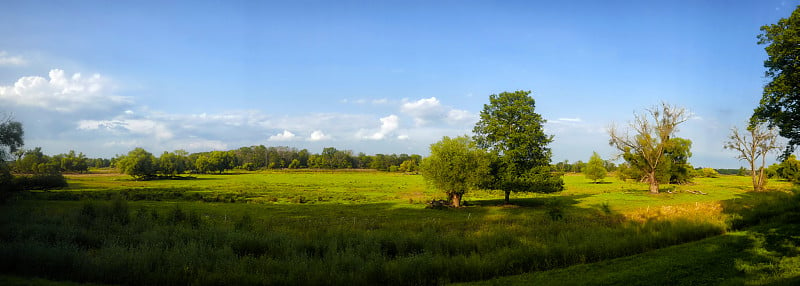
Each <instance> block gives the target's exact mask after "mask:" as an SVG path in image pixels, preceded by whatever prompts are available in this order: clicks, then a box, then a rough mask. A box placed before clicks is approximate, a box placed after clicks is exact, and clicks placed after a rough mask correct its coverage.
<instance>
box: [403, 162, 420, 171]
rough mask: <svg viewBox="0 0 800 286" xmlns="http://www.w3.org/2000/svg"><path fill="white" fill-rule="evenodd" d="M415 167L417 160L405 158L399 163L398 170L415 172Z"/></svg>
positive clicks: (416, 167)
mask: <svg viewBox="0 0 800 286" xmlns="http://www.w3.org/2000/svg"><path fill="white" fill-rule="evenodd" d="M417 169H419V167H418V166H417V161H414V160H405V161H403V163H400V168H399V169H398V170H399V171H400V172H404V173H415V172H417Z"/></svg>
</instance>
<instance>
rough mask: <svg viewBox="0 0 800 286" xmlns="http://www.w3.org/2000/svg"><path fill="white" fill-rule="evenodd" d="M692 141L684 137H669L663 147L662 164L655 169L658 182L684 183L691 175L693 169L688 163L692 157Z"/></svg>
mask: <svg viewBox="0 0 800 286" xmlns="http://www.w3.org/2000/svg"><path fill="white" fill-rule="evenodd" d="M691 149H692V141H691V140H689V139H684V138H679V137H675V138H670V139H669V140H668V141H667V145H666V146H665V148H664V158H665V160H664V164H663V165H662V168H659V169H658V170H657V175H656V176H657V177H658V182H659V183H663V184H666V183H670V184H685V183H688V182H689V181H690V180H691V179H692V177H693V172H692V170H693V169H694V168H693V167H692V165H691V164H689V158H690V157H692V152H691Z"/></svg>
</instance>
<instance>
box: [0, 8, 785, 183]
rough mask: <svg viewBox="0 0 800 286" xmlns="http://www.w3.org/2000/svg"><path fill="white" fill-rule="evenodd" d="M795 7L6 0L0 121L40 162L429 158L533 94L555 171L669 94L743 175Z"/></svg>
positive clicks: (701, 145)
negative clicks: (738, 144)
mask: <svg viewBox="0 0 800 286" xmlns="http://www.w3.org/2000/svg"><path fill="white" fill-rule="evenodd" d="M798 4H800V1H774V0H765V1H756V0H753V1H744V0H743V1H721V0H720V1H702V0H693V1H152V2H151V1H14V0H12V1H3V3H2V4H0V5H2V6H3V8H2V9H0V114H5V116H11V117H13V119H14V120H16V121H20V122H22V124H23V127H24V130H25V138H24V139H25V148H33V147H37V146H38V147H42V149H43V151H44V152H45V153H47V154H58V153H66V152H68V151H69V150H75V151H78V152H83V153H84V154H86V155H87V156H89V157H104V158H110V157H113V156H114V155H116V154H125V153H127V152H128V151H130V150H132V149H133V148H135V147H143V148H145V149H147V150H148V151H150V152H152V153H154V154H156V155H158V154H161V153H162V152H163V151H173V150H177V149H184V150H187V151H189V152H201V151H210V150H230V149H236V148H239V147H242V146H251V145H262V144H263V145H265V146H290V147H296V148H307V149H309V150H310V151H311V152H314V153H318V152H321V150H322V148H324V147H335V148H337V149H340V150H352V151H353V152H355V153H358V152H364V153H367V154H376V153H384V154H388V153H397V154H400V153H408V154H422V155H427V154H428V153H429V151H428V147H429V146H430V144H432V143H434V142H436V141H438V140H440V139H441V138H442V137H443V136H459V135H464V134H467V135H471V131H472V128H473V126H474V125H475V122H477V120H478V118H479V114H480V111H481V110H482V109H483V105H484V104H487V103H488V102H489V96H490V95H491V94H498V93H501V92H504V91H509V92H513V91H516V90H526V91H531V95H532V97H533V98H534V100H535V101H536V106H535V111H536V112H537V113H539V114H541V115H542V116H543V117H544V118H545V119H546V120H547V123H546V124H545V126H544V128H545V132H546V133H547V134H551V135H553V136H554V141H553V143H551V145H550V147H551V149H552V151H553V162H554V163H555V162H559V161H563V160H569V161H570V162H574V161H578V160H582V161H584V162H585V161H588V159H589V157H590V156H591V155H592V152H595V151H596V152H598V153H599V154H600V155H601V156H602V157H603V158H605V159H612V158H614V156H616V155H618V152H617V151H616V150H615V149H613V148H612V147H611V146H609V145H608V139H609V136H608V133H607V131H606V130H607V129H608V128H609V127H610V126H611V125H612V124H616V126H620V127H623V128H624V127H625V126H627V124H628V123H629V122H630V121H632V120H633V118H634V113H637V112H638V113H641V112H643V111H644V110H645V109H646V108H649V107H653V106H655V105H658V104H660V103H661V102H667V103H669V104H672V105H677V106H682V107H685V108H686V109H688V110H689V111H690V112H691V113H692V119H691V120H689V121H687V122H685V123H684V124H682V125H680V127H679V132H678V133H677V136H679V137H683V138H687V139H690V140H691V141H692V142H693V145H692V154H693V156H692V157H691V158H690V160H689V162H690V163H692V164H693V165H694V166H696V167H715V168H738V167H739V166H744V165H746V164H745V162H740V161H738V160H737V159H736V158H735V155H736V154H735V153H734V152H733V151H730V150H725V149H723V147H722V146H723V143H724V141H725V140H726V139H727V136H728V135H729V134H730V129H731V128H732V127H734V126H739V127H743V126H744V125H746V123H747V120H748V118H749V117H750V115H751V114H752V111H753V109H754V108H755V107H756V106H757V105H758V102H759V100H760V98H761V94H762V90H763V86H764V84H765V83H766V82H767V79H766V78H765V77H764V71H765V68H764V67H763V61H764V60H765V59H766V53H765V52H764V46H759V45H758V44H757V41H758V40H757V35H758V34H759V33H760V31H759V28H760V27H761V26H763V25H767V24H772V23H775V22H777V21H778V20H779V19H780V18H785V17H788V16H789V15H790V14H791V12H792V11H793V10H794V9H795V8H796V7H797V6H798ZM776 156H777V154H774V156H771V158H770V159H772V160H771V162H774V157H776Z"/></svg>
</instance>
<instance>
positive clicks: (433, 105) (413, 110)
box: [400, 97, 445, 126]
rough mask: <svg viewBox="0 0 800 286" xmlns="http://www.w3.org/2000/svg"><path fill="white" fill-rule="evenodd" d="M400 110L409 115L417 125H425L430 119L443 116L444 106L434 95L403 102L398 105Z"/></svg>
mask: <svg viewBox="0 0 800 286" xmlns="http://www.w3.org/2000/svg"><path fill="white" fill-rule="evenodd" d="M400 111H402V112H405V113H407V114H409V115H411V116H412V117H413V118H414V123H415V124H416V125H417V126H423V125H426V124H428V123H429V122H430V121H433V120H436V119H438V118H442V117H444V114H445V110H444V107H443V106H442V104H441V103H440V102H439V100H438V99H436V97H431V98H423V99H420V100H417V101H411V102H405V103H403V105H402V106H400Z"/></svg>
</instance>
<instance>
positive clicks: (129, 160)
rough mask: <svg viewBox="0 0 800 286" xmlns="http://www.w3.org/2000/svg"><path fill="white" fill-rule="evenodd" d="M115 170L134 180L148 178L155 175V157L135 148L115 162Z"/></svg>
mask: <svg viewBox="0 0 800 286" xmlns="http://www.w3.org/2000/svg"><path fill="white" fill-rule="evenodd" d="M117 168H119V170H120V172H122V173H123V174H127V175H130V176H131V177H133V179H135V180H142V179H146V178H150V177H153V176H155V175H156V170H157V165H156V157H155V156H153V154H151V153H150V152H147V151H146V150H144V149H143V148H138V147H137V148H136V149H133V150H132V151H130V152H128V155H126V156H125V157H123V158H121V159H120V160H119V161H118V162H117Z"/></svg>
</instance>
